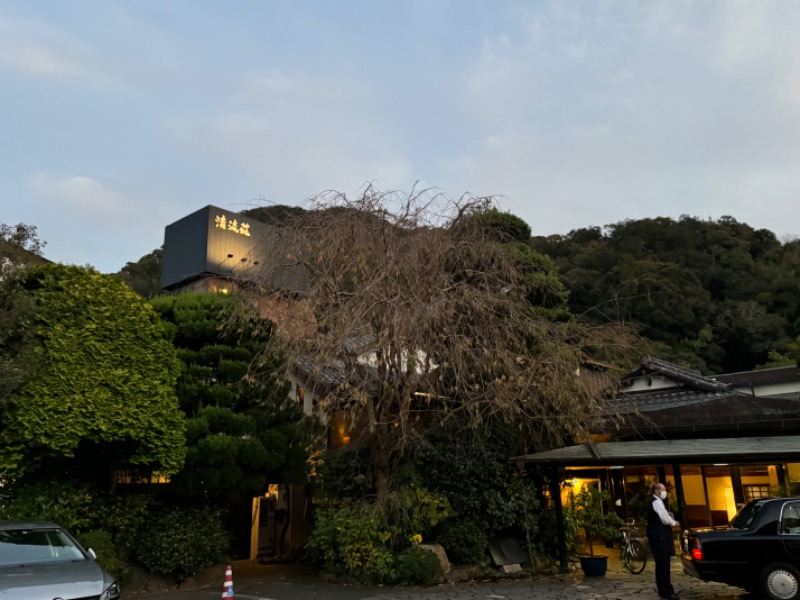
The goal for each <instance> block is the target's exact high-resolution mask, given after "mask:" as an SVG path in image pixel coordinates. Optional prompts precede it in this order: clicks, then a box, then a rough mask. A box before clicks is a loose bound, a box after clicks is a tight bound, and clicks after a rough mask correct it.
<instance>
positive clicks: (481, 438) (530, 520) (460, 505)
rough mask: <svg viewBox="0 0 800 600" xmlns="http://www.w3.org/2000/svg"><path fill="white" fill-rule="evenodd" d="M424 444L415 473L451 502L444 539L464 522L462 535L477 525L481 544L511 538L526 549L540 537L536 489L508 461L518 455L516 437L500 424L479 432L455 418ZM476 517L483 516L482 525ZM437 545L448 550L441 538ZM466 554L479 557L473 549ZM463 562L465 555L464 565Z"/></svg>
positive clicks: (488, 426)
mask: <svg viewBox="0 0 800 600" xmlns="http://www.w3.org/2000/svg"><path fill="white" fill-rule="evenodd" d="M426 441H427V442H428V443H427V444H426V445H425V446H423V447H422V448H421V449H420V450H419V451H418V452H417V454H416V457H415V464H416V470H417V472H418V473H420V476H421V479H422V483H423V485H425V486H426V487H427V488H428V489H430V490H431V491H433V492H435V493H437V494H441V495H443V496H445V497H446V498H447V499H448V501H449V502H450V506H451V507H452V512H453V513H454V516H453V517H452V518H450V519H448V520H447V525H448V527H447V528H443V530H442V531H441V532H440V535H444V533H445V531H446V530H447V529H448V528H453V527H455V526H456V525H457V524H458V523H459V521H461V520H465V521H466V522H467V524H466V525H463V526H462V527H463V529H460V530H461V531H466V529H467V528H469V527H472V526H474V527H475V528H476V529H477V530H479V531H480V533H477V532H476V533H475V535H476V536H477V539H478V540H480V539H482V538H486V539H491V538H492V537H494V536H495V535H497V534H499V533H501V532H502V533H512V534H514V535H515V536H516V537H517V539H518V541H519V542H520V543H521V544H523V546H526V545H527V540H528V539H531V540H533V539H535V538H536V536H537V531H538V514H539V511H538V510H537V508H538V506H539V501H538V499H537V497H536V493H535V488H534V486H533V484H532V483H531V482H530V481H528V480H526V479H521V478H520V477H518V475H517V473H516V472H515V471H514V469H513V468H512V466H511V465H510V464H509V460H508V458H509V457H510V456H514V455H515V454H519V453H520V449H519V439H518V432H516V431H514V430H513V429H511V428H509V427H508V426H504V425H503V424H502V423H500V422H499V421H493V422H489V423H486V424H485V425H484V428H483V429H481V430H476V429H472V428H469V427H468V426H467V424H466V423H464V422H462V421H460V420H459V419H457V418H453V419H451V421H450V423H449V424H447V425H445V426H442V427H437V428H436V429H434V430H432V431H431V432H429V434H428V436H427V438H426ZM475 515H480V521H479V522H478V521H475V520H474V517H475ZM437 541H440V542H442V545H443V546H444V545H445V544H444V542H443V541H442V539H440V538H438V537H437ZM454 541H455V540H452V539H451V544H452V543H453V542H454ZM455 552H456V554H459V552H460V551H459V549H456V550H455ZM466 554H472V555H473V556H475V557H477V555H478V554H479V553H478V551H477V549H476V548H473V549H472V550H469V551H468V552H467V553H466ZM481 555H482V553H481ZM465 559H466V556H465V555H464V554H462V555H461V560H465Z"/></svg>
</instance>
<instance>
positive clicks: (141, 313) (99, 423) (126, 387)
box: [0, 265, 185, 483]
mask: <svg viewBox="0 0 800 600" xmlns="http://www.w3.org/2000/svg"><path fill="white" fill-rule="evenodd" d="M3 297H4V298H5V299H7V300H8V299H10V301H11V302H12V303H13V302H15V301H17V300H19V301H20V302H23V303H27V304H26V306H25V308H24V310H25V311H28V312H27V318H26V319H23V320H21V321H18V322H17V323H15V328H16V332H17V334H18V336H19V337H17V338H16V339H17V342H18V343H17V345H13V344H12V345H5V346H3V347H2V351H3V352H4V353H6V358H7V359H8V360H9V362H10V364H11V366H12V367H13V366H14V365H17V364H20V363H24V362H27V361H29V360H30V359H31V357H33V359H34V365H35V369H34V371H33V373H32V374H29V376H27V377H24V378H23V380H22V381H21V382H20V383H21V384H20V385H19V386H17V387H15V388H14V389H12V390H10V391H9V393H8V395H7V397H6V402H5V403H4V405H3V406H2V414H1V415H0V471H2V473H3V474H4V475H5V476H6V477H14V476H19V475H24V474H26V473H31V472H34V471H35V472H36V473H37V476H38V475H39V474H43V473H50V474H58V475H64V474H70V475H74V476H76V477H97V478H98V479H100V480H101V481H105V483H108V482H109V476H110V472H109V471H110V469H112V468H131V467H139V468H147V469H158V470H160V471H161V472H163V473H166V474H170V473H174V472H176V471H178V470H179V469H180V467H181V466H182V464H183V459H184V455H185V446H184V427H185V425H184V417H183V414H182V413H181V412H180V410H179V409H178V403H177V399H176V397H175V391H174V390H175V382H176V379H177V375H178V371H179V362H178V360H177V357H176V355H175V350H174V348H173V346H172V344H171V343H170V341H169V339H168V337H167V329H166V327H165V325H164V323H162V322H161V320H160V319H159V318H158V316H157V315H156V313H155V311H153V309H152V308H151V307H150V306H149V305H148V304H147V303H146V302H144V301H143V300H142V299H141V298H139V297H138V296H137V295H136V294H134V293H133V292H132V291H130V290H129V289H128V288H127V287H126V286H125V285H123V284H122V282H120V281H119V280H117V279H115V278H114V277H111V276H107V275H101V274H100V273H97V272H96V271H94V270H91V269H85V268H80V267H72V266H63V265H44V266H40V267H35V268H32V269H28V270H25V271H21V272H19V273H18V274H17V275H16V276H15V277H13V278H11V279H9V280H8V281H7V282H5V287H4V289H3Z"/></svg>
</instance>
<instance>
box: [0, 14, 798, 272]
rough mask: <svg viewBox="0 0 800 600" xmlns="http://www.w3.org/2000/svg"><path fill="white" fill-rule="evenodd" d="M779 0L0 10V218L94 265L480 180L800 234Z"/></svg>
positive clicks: (529, 217)
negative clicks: (224, 226)
mask: <svg viewBox="0 0 800 600" xmlns="http://www.w3.org/2000/svg"><path fill="white" fill-rule="evenodd" d="M798 31H800V2H796V1H794V0H763V1H759V0H749V1H739V0H698V1H694V2H693V1H688V0H661V1H659V0H625V1H605V0H594V1H592V2H587V1H578V0H575V1H568V0H565V1H536V0H527V1H524V2H519V1H513V0H491V1H485V0H480V1H479V0H402V1H401V0H317V1H310V0H286V1H273V0H258V1H248V0H230V1H227V2H222V1H218V0H213V1H212V0H135V1H132V0H129V1H127V2H120V1H116V0H59V1H56V0H36V1H33V2H32V1H31V0H0V115H2V116H0V222H3V223H6V224H9V225H13V224H17V223H20V222H22V223H26V224H28V225H35V226H36V227H37V228H38V234H39V237H40V238H41V239H43V240H45V241H46V242H47V246H46V247H45V249H44V254H45V256H46V257H47V258H49V259H50V260H53V261H56V262H63V263H68V264H78V265H86V264H90V265H93V266H94V267H96V268H97V269H99V270H100V271H101V272H106V273H110V272H116V271H118V270H119V269H120V268H122V267H123V266H124V265H125V264H126V263H128V262H135V261H137V260H138V259H139V258H140V257H141V256H143V255H145V254H147V253H149V252H151V251H152V250H153V249H155V248H158V247H159V246H161V244H162V243H163V238H164V227H165V226H166V225H168V224H169V223H172V222H174V221H176V220H178V219H180V218H181V217H183V216H185V215H187V214H189V213H191V212H194V211H195V210H197V209H200V208H202V207H204V206H206V205H207V204H213V205H216V206H219V207H222V208H226V209H229V210H233V211H239V210H244V209H246V208H252V207H254V206H264V205H271V204H288V205H299V206H303V205H305V203H306V202H307V200H308V199H309V198H311V197H313V196H314V195H316V194H318V193H321V192H323V191H325V190H338V191H341V192H345V193H347V194H357V193H358V190H360V189H362V188H363V186H364V185H365V184H366V183H372V184H374V185H375V186H376V187H378V188H380V189H382V190H410V189H411V188H412V187H413V186H414V185H417V187H420V186H421V187H431V188H435V189H437V190H439V191H441V192H442V193H444V194H446V195H448V196H451V197H454V198H457V197H459V196H461V195H462V194H464V193H471V194H475V195H481V196H483V195H490V196H494V197H496V198H497V199H498V203H499V206H500V208H501V209H502V210H505V211H508V212H511V213H513V214H515V215H517V216H519V217H521V218H523V219H524V220H525V221H526V222H527V223H528V224H529V225H530V226H531V228H532V230H533V234H534V235H551V234H567V233H568V232H569V231H571V230H573V229H577V228H581V227H592V226H604V225H607V224H612V223H616V222H619V221H621V220H624V219H640V218H647V217H659V216H662V217H673V218H677V217H679V216H680V215H684V214H686V215H690V216H695V217H700V218H703V219H718V218H720V217H722V216H732V217H734V218H735V219H736V220H738V221H740V222H744V223H747V224H749V225H751V226H752V227H754V228H767V229H769V230H771V231H773V232H774V233H775V234H776V235H777V236H778V237H779V238H780V239H783V240H788V239H794V238H795V237H796V236H797V235H798V234H800V60H798V59H799V58H800V35H797V32H798Z"/></svg>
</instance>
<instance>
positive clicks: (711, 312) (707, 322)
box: [532, 216, 800, 373]
mask: <svg viewBox="0 0 800 600" xmlns="http://www.w3.org/2000/svg"><path fill="white" fill-rule="evenodd" d="M532 244H533V246H534V247H535V248H536V249H537V250H539V251H540V252H543V253H545V254H548V255H549V256H551V257H553V259H554V260H555V262H556V264H557V266H558V268H559V271H560V273H561V277H562V280H563V281H564V284H565V285H566V287H567V288H568V289H569V290H570V302H569V306H570V308H571V310H572V311H573V312H575V313H576V314H586V315H588V316H590V317H591V318H593V319H595V320H596V321H599V322H608V321H617V322H627V323H636V324H638V325H639V326H640V328H641V332H642V334H643V335H644V336H646V337H648V338H650V339H651V340H654V341H656V342H659V343H661V344H662V350H661V351H660V352H659V353H660V354H661V355H662V356H664V357H665V358H672V359H673V360H677V361H678V362H681V363H684V364H687V365H689V366H693V367H696V368H699V369H701V370H702V371H704V372H707V373H708V372H711V373H721V372H736V371H744V370H750V369H752V368H755V367H756V366H758V365H761V364H765V363H771V364H775V363H774V361H773V359H778V361H780V359H781V357H782V356H783V355H785V354H786V353H787V352H789V356H791V348H790V345H791V344H792V343H793V342H794V341H795V340H796V338H797V337H798V335H800V294H798V292H799V291H800V241H798V240H794V241H787V242H786V243H781V242H780V241H778V240H777V239H776V237H775V235H774V234H773V233H772V232H770V231H768V230H766V229H754V228H752V227H750V226H748V225H746V224H744V223H739V222H738V221H736V220H735V219H734V218H732V217H722V218H721V219H719V220H717V221H711V220H702V219H698V218H695V217H689V216H682V217H680V218H679V219H677V220H674V219H669V218H655V219H640V220H628V221H621V222H619V223H615V224H613V225H608V226H606V227H604V228H600V227H590V228H584V229H577V230H574V231H571V232H570V233H569V234H568V235H565V236H550V237H547V238H543V237H538V238H534V239H533V240H532ZM789 356H784V357H783V358H788V359H789V360H791V359H790V358H789Z"/></svg>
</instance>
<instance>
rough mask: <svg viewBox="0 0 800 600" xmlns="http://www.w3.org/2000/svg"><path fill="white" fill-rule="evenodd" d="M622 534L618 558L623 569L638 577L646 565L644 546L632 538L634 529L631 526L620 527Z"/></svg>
mask: <svg viewBox="0 0 800 600" xmlns="http://www.w3.org/2000/svg"><path fill="white" fill-rule="evenodd" d="M620 531H621V532H622V547H621V548H620V551H619V558H620V560H621V561H622V564H624V565H625V568H626V569H628V571H630V572H631V573H633V574H634V575H639V574H640V573H641V572H642V571H644V568H645V566H646V565H647V551H646V550H645V549H644V545H643V544H642V543H641V542H640V541H639V540H637V539H635V538H634V537H633V533H634V531H635V528H634V527H633V525H629V526H627V527H620Z"/></svg>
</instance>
